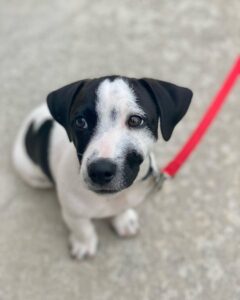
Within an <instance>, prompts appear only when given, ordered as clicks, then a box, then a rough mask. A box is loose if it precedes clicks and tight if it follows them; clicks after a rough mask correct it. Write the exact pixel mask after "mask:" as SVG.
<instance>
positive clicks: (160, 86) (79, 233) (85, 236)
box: [13, 76, 192, 259]
mask: <svg viewBox="0 0 240 300" xmlns="http://www.w3.org/2000/svg"><path fill="white" fill-rule="evenodd" d="M191 98H192V92H191V91H190V90H189V89H187V88H183V87H179V86H176V85H174V84H171V83H168V82H163V81H159V80H154V79H148V78H142V79H135V78H127V77H120V76H108V77H102V78H98V79H91V80H90V79H88V80H81V81H78V82H75V83H72V84H69V85H67V86H64V87H62V88H60V89H59V90H56V91H54V92H52V93H50V94H49V95H48V97H47V104H44V105H42V106H40V107H38V108H37V109H35V110H34V111H33V112H32V114H31V115H30V116H29V117H28V118H27V120H26V121H25V123H24V124H23V126H22V128H21V130H20V132H19V135H18V137H17V140H16V143H15V147H14V151H13V160H14V165H15V167H16V169H17V171H18V172H19V173H20V174H21V176H22V177H23V179H24V180H25V181H26V182H27V183H29V184H30V185H31V186H33V187H39V188H47V187H49V186H52V185H53V184H54V185H55V186H56V189H57V193H58V197H59V200H60V203H61V208H62V215H63V219H64V221H65V223H66V224H67V227H68V228H69V230H70V245H71V253H72V255H73V256H74V257H76V258H78V259H82V258H83V257H86V256H93V255H94V254H95V253H96V249H97V244H98V239H97V235H96V232H95V230H94V226H93V223H92V222H91V219H94V218H106V217H110V218H111V223H112V226H113V228H114V229H115V230H116V232H117V233H118V234H119V235H120V236H123V237H125V236H132V235H135V234H136V233H137V232H138V229H139V223H138V216H137V214H136V212H135V211H134V210H133V209H132V208H133V207H135V206H136V205H138V204H139V203H141V201H143V199H144V197H145V196H146V194H147V193H148V191H149V189H150V188H151V184H150V182H151V180H149V179H150V178H151V175H154V173H155V174H156V173H157V172H158V170H157V168H156V166H155V164H154V158H153V155H152V154H151V149H152V146H153V145H154V143H155V142H156V141H157V138H158V124H160V129H161V134H162V136H163V138H164V140H166V141H167V140H168V139H169V138H170V137H171V134H172V131H173V129H174V127H175V125H176V124H177V123H178V122H179V121H180V120H181V119H182V117H183V116H184V115H185V113H186V111H187V109H188V107H189V104H190V101H191ZM56 121H57V122H56Z"/></svg>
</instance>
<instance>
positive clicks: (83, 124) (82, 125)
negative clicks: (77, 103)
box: [75, 118, 88, 130]
mask: <svg viewBox="0 0 240 300" xmlns="http://www.w3.org/2000/svg"><path fill="white" fill-rule="evenodd" d="M75 126H76V127H77V128H78V129H81V130H83V129H87V128H88V124H87V121H86V120H85V119H84V118H77V119H76V120H75Z"/></svg>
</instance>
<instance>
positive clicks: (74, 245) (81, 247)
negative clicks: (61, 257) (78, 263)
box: [69, 234, 98, 260]
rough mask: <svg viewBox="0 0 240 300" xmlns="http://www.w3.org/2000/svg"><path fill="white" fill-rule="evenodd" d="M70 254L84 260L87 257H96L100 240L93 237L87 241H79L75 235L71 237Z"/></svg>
mask: <svg viewBox="0 0 240 300" xmlns="http://www.w3.org/2000/svg"><path fill="white" fill-rule="evenodd" d="M69 242H70V253H71V256H72V257H73V258H76V259H78V260H82V259H84V258H87V257H93V256H95V254H96V252H97V244H98V240H97V237H96V236H92V237H91V238H89V239H87V240H79V239H77V238H75V236H74V235H73V234H71V235H70V238H69Z"/></svg>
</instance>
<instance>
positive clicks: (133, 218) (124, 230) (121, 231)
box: [111, 209, 139, 237]
mask: <svg viewBox="0 0 240 300" xmlns="http://www.w3.org/2000/svg"><path fill="white" fill-rule="evenodd" d="M111 222H112V226H113V228H114V229H115V231H116V232H117V234H118V235H119V236H120V237H131V236H134V235H136V234H137V233H138V231H139V220H138V215H137V213H136V211H135V210H133V209H128V210H126V211H124V212H123V213H121V214H119V215H117V216H116V217H114V218H113V219H112V221H111Z"/></svg>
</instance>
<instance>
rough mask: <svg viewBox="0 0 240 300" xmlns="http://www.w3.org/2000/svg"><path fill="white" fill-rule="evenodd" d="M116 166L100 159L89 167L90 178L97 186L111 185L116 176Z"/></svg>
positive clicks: (107, 160)
mask: <svg viewBox="0 0 240 300" xmlns="http://www.w3.org/2000/svg"><path fill="white" fill-rule="evenodd" d="M116 169H117V167H116V165H115V164H114V163H113V162H111V161H110V160H109V159H98V160H96V161H94V162H92V163H91V164H90V165H89V166H88V176H89V177H90V178H91V180H92V182H94V183H97V184H106V183H109V182H110V181H111V180H112V179H113V177H114V175H115V174H116Z"/></svg>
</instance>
